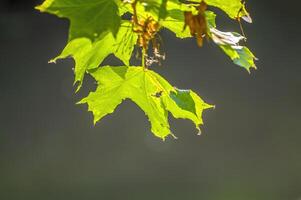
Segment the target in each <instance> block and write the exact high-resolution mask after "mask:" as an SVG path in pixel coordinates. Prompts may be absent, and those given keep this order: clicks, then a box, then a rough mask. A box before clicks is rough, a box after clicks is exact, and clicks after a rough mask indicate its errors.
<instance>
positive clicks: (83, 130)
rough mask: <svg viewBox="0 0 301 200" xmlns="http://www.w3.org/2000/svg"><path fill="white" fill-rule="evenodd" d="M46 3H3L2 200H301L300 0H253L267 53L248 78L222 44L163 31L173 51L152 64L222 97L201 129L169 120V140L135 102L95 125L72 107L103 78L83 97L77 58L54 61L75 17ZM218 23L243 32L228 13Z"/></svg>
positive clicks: (252, 30)
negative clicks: (77, 88) (46, 9)
mask: <svg viewBox="0 0 301 200" xmlns="http://www.w3.org/2000/svg"><path fill="white" fill-rule="evenodd" d="M39 3H41V0H37V1H34V0H32V1H29V0H27V1H25V0H1V1H0V67H1V72H0V199H1V200H35V199H37V200H54V199H55V200H83V199H85V200H94V199H95V200H96V199H97V200H99V199H105V200H111V199H112V200H115V199H124V200H154V199H164V200H169V199H170V200H183V199H189V200H200V199H203V200H300V199H301V127H300V125H301V117H300V113H301V105H300V102H301V93H300V87H301V78H300V73H301V61H300V53H301V52H300V44H301V43H300V42H301V40H300V34H301V28H300V21H301V18H300V11H299V9H300V5H299V3H298V1H287V2H285V1H279V2H277V1H248V2H247V5H248V8H249V10H250V12H251V13H252V17H253V20H254V24H252V25H248V24H246V25H244V28H245V31H246V32H247V35H248V46H249V47H250V48H251V49H252V50H253V51H254V52H255V53H256V55H257V57H259V58H260V60H259V61H258V62H257V66H258V70H257V71H252V73H251V74H250V75H249V74H248V73H247V72H246V71H245V70H243V69H242V68H239V67H238V66H235V65H233V64H232V62H231V61H230V60H229V59H228V58H227V57H226V56H225V55H224V54H223V53H222V52H221V50H220V49H219V48H217V47H216V46H215V45H214V44H212V43H209V44H208V43H207V44H206V45H205V47H203V48H201V49H199V48H198V47H197V46H196V43H195V41H194V40H193V39H188V40H179V39H176V38H175V37H174V36H173V34H171V33H169V32H167V31H163V33H162V37H163V38H164V46H165V51H166V54H167V57H168V59H167V60H166V61H165V62H164V67H156V68H155V70H156V71H158V72H160V73H161V74H162V75H163V76H165V77H166V78H167V80H169V81H170V82H171V83H173V84H174V85H176V86H177V87H179V88H191V89H193V90H195V91H196V92H198V93H199V94H200V95H201V96H202V97H203V98H204V99H205V100H206V101H207V102H209V103H211V104H215V105H216V109H215V110H211V111H207V112H206V113H205V114H204V121H205V126H203V128H202V132H203V135H202V136H197V134H196V133H197V131H196V130H195V129H194V126H193V125H192V123H191V122H189V121H187V120H175V119H171V126H172V130H173V132H174V133H175V134H176V135H177V136H178V138H179V139H178V140H174V139H172V138H168V139H167V140H166V141H165V142H163V141H161V140H160V139H157V138H156V137H154V136H153V135H152V134H151V132H150V126H149V124H148V121H147V118H146V116H145V115H144V113H143V112H142V111H141V110H140V109H139V108H138V107H137V106H136V105H135V104H134V103H132V102H130V101H126V102H124V103H123V104H122V105H121V106H120V107H118V109H117V110H116V112H115V113H114V114H112V115H110V116H107V117H105V118H104V119H103V120H102V121H101V122H100V123H98V124H97V125H96V126H95V127H94V126H93V120H92V114H91V113H88V112H87V111H86V110H87V107H86V106H84V105H82V106H78V105H75V103H76V102H77V101H78V100H79V99H81V98H82V97H84V96H85V95H87V94H88V92H89V91H91V90H93V89H94V88H95V84H94V81H93V80H92V79H91V78H87V79H86V83H85V85H84V88H83V90H82V91H81V92H79V93H78V94H74V88H73V86H72V83H73V72H72V67H73V61H72V60H71V59H69V60H64V61H60V62H58V64H56V65H54V64H47V61H48V60H49V59H50V58H52V57H54V56H56V55H57V54H58V53H59V52H60V50H61V49H62V48H63V47H64V45H65V43H66V40H67V32H68V21H67V20H62V19H59V18H57V17H55V16H51V15H48V14H40V13H38V12H37V11H35V10H34V9H33V7H34V6H35V5H37V4H39ZM223 16H224V17H223ZM217 22H218V24H219V27H220V28H221V29H222V30H225V31H229V30H237V31H239V29H238V25H237V24H236V23H233V22H231V21H230V20H228V19H227V18H226V16H225V15H224V14H223V13H220V17H219V18H218V21H217ZM109 61H112V62H117V61H116V60H114V59H109V60H107V62H109ZM117 64H118V62H117Z"/></svg>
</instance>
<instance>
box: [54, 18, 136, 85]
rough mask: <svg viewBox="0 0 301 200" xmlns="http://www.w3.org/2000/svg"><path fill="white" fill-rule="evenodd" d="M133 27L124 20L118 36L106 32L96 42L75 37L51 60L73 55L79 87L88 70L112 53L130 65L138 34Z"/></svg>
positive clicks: (95, 66) (76, 80)
mask: <svg viewBox="0 0 301 200" xmlns="http://www.w3.org/2000/svg"><path fill="white" fill-rule="evenodd" d="M131 29H132V27H131V24H130V23H129V22H123V23H122V26H121V27H120V29H119V31H118V33H117V36H116V38H115V37H114V36H113V35H112V33H111V32H105V33H103V34H102V35H101V36H100V37H99V38H98V39H97V41H95V42H92V41H91V40H89V39H88V38H76V39H73V40H71V41H70V42H69V43H68V44H67V46H66V47H65V48H64V50H63V51H62V53H61V54H60V55H59V56H58V57H56V58H54V59H53V60H51V62H55V61H56V60H57V59H62V58H66V57H69V56H72V57H73V58H74V60H75V69H74V72H75V83H76V82H79V87H78V89H79V88H80V86H81V83H82V81H83V78H84V75H85V72H86V70H88V69H93V68H97V67H98V66H99V65H100V64H101V63H102V62H103V60H104V59H105V58H106V57H107V56H109V55H110V54H114V55H115V56H116V57H117V58H119V59H120V60H122V61H123V63H124V64H125V65H129V60H130V58H131V56H132V52H133V49H134V46H135V44H136V41H137V34H136V33H134V32H132V30H131Z"/></svg>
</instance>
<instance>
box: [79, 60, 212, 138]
mask: <svg viewBox="0 0 301 200" xmlns="http://www.w3.org/2000/svg"><path fill="white" fill-rule="evenodd" d="M91 75H92V76H93V77H94V78H95V79H96V81H97V82H98V87H97V89H96V91H95V92H91V93H90V94H89V95H88V96H87V97H86V98H84V99H82V100H81V101H80V102H79V103H81V104H82V103H87V104H88V109H89V111H92V112H93V115H94V123H96V122H97V121H99V120H100V119H102V118H103V117H104V116H106V115H107V114H110V113H112V112H114V110H115V108H116V107H117V106H118V105H119V104H120V103H121V102H122V101H123V100H125V99H130V100H132V101H133V102H135V103H136V104H137V105H138V106H139V107H140V108H141V109H142V110H143V111H144V112H145V114H146V115H147V117H148V119H149V121H150V123H151V130H152V132H153V133H154V134H155V135H156V136H157V137H160V138H162V139H165V137H166V136H168V135H169V134H171V131H170V126H169V122H168V112H170V113H171V114H172V115H173V116H174V117H175V118H184V119H190V120H191V121H193V122H194V124H195V125H196V128H197V129H199V126H200V125H202V124H203V121H202V112H203V110H205V109H208V108H212V107H213V106H212V105H209V104H207V103H205V102H204V101H203V100H202V99H201V98H200V97H199V96H198V95H197V94H196V93H194V92H193V91H191V90H179V89H176V88H174V87H172V86H171V85H170V84H169V83H168V82H167V81H166V80H165V79H163V78H162V77H161V76H160V75H158V74H156V73H155V72H153V71H151V70H147V69H145V68H143V67H127V66H121V67H111V66H105V67H101V68H98V69H96V70H95V71H93V72H91Z"/></svg>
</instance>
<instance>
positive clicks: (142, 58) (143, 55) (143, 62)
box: [141, 48, 146, 69]
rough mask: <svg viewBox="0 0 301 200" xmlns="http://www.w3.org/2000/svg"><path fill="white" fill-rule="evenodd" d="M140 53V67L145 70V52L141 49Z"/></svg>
mask: <svg viewBox="0 0 301 200" xmlns="http://www.w3.org/2000/svg"><path fill="white" fill-rule="evenodd" d="M141 52H142V56H141V66H142V67H143V68H144V69H145V68H146V66H145V53H146V51H145V49H144V48H142V50H141Z"/></svg>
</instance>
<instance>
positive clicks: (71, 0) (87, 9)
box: [36, 0, 121, 40]
mask: <svg viewBox="0 0 301 200" xmlns="http://www.w3.org/2000/svg"><path fill="white" fill-rule="evenodd" d="M118 2H119V1H118V0H116V1H115V0H46V1H45V2H44V3H43V4H42V5H40V6H37V7H36V8H37V9H38V10H40V11H41V12H48V13H51V14H55V15H57V16H59V17H63V18H68V19H69V20H70V31H69V40H72V39H75V38H80V37H87V38H89V39H91V40H96V39H97V38H98V37H99V35H102V34H103V33H104V32H106V31H111V32H112V33H113V35H116V34H117V32H118V29H119V27H120V22H121V18H120V16H119V13H118V12H119V11H118V5H117V4H118Z"/></svg>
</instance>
